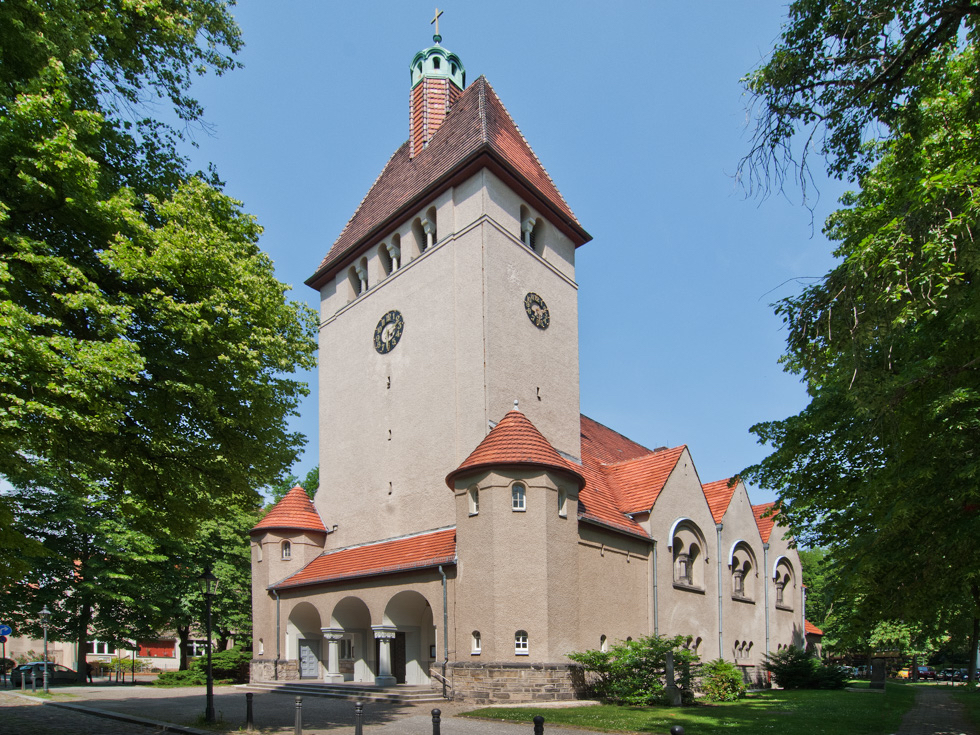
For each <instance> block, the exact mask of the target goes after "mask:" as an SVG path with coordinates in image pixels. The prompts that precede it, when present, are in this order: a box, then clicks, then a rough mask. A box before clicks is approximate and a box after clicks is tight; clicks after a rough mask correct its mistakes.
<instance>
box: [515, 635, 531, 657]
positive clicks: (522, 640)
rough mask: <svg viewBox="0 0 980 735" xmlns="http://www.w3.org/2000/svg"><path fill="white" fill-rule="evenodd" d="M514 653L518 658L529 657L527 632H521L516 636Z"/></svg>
mask: <svg viewBox="0 0 980 735" xmlns="http://www.w3.org/2000/svg"><path fill="white" fill-rule="evenodd" d="M514 653H515V654H516V655H518V656H527V655H528V653H529V648H528V644H527V631H526V630H519V631H517V632H516V633H515V634H514Z"/></svg>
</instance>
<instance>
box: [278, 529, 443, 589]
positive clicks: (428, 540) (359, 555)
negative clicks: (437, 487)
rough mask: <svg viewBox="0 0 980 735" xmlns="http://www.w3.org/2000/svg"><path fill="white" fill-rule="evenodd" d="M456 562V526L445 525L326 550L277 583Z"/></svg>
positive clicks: (334, 578) (317, 581) (319, 581)
mask: <svg viewBox="0 0 980 735" xmlns="http://www.w3.org/2000/svg"><path fill="white" fill-rule="evenodd" d="M455 563H456V529H455V528H444V529H440V530H438V531H426V532H425V533H420V534H417V535H415V536H409V537H407V538H397V539H391V540H389V541H379V542H377V543H373V544H365V545H364V546H354V547H352V548H349V549H338V550H337V551H328V552H325V553H323V554H321V555H320V556H318V557H317V558H316V559H314V560H313V561H311V562H310V563H309V564H307V565H306V566H305V567H303V569H301V570H300V571H298V572H297V573H296V574H294V575H292V576H291V577H287V578H286V579H284V580H283V581H282V582H279V583H278V584H276V585H274V586H273V587H274V589H277V590H281V589H289V588H292V587H302V586H305V585H310V584H324V583H326V582H336V581H338V580H342V579H351V578H354V577H370V576H375V575H379V574H394V573H396V572H407V571H412V570H415V569H426V568H429V567H436V566H439V565H440V564H455Z"/></svg>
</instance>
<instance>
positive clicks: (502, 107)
mask: <svg viewBox="0 0 980 735" xmlns="http://www.w3.org/2000/svg"><path fill="white" fill-rule="evenodd" d="M483 81H484V86H485V87H489V88H490V91H491V92H492V93H493V96H494V97H495V98H496V99H497V103H498V104H499V105H500V108H501V109H502V110H503V111H504V114H505V115H507V119H508V120H510V124H511V125H513V126H514V130H516V131H517V134H518V135H519V136H521V140H522V141H523V142H524V145H526V146H527V149H528V151H530V153H531V156H532V157H533V158H534V161H535V163H537V164H538V166H539V167H540V168H541V171H542V172H543V173H544V175H545V177H546V178H547V179H548V182H549V183H550V184H551V186H552V187H553V188H554V190H555V193H556V194H557V195H558V198H559V199H561V202H562V204H564V205H565V208H566V209H567V210H568V211H569V213H570V214H571V215H572V219H574V220H575V221H576V222H577V221H578V216H577V215H576V214H575V212H574V211H573V210H572V208H571V207H570V206H569V205H568V202H567V201H566V200H565V195H564V194H562V193H561V189H559V188H558V185H557V184H556V183H555V180H554V179H553V178H551V174H550V173H548V169H546V168H545V167H544V164H543V163H541V159H540V158H538V154H537V153H535V152H534V149H533V148H532V147H531V144H530V143H528V142H527V138H525V137H524V133H523V132H522V131H521V126H520V125H518V124H517V121H516V120H514V116H513V115H511V114H510V110H508V109H507V106H506V105H505V104H504V103H503V101H502V100H501V99H500V95H499V94H497V90H495V89H494V88H493V85H491V84H490V82H489V81H487V80H486V79H485V78H484V79H483ZM481 101H482V100H481ZM484 125H486V118H485V117H484ZM484 140H488V139H487V138H486V130H484ZM488 142H489V141H488Z"/></svg>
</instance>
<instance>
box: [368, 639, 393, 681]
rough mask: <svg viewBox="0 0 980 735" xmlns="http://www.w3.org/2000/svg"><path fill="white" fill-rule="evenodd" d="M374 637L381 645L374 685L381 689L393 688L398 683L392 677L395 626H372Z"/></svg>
mask: <svg viewBox="0 0 980 735" xmlns="http://www.w3.org/2000/svg"><path fill="white" fill-rule="evenodd" d="M371 630H373V631H374V637H375V638H376V639H377V640H378V641H379V642H380V643H381V645H380V646H378V675H377V676H376V677H374V683H375V684H376V685H377V686H379V687H393V686H395V684H397V683H398V681H397V680H396V679H395V677H394V676H392V675H391V642H392V641H393V640H395V631H396V630H397V629H396V628H395V626H393V625H372V626H371Z"/></svg>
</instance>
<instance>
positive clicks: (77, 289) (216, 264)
mask: <svg viewBox="0 0 980 735" xmlns="http://www.w3.org/2000/svg"><path fill="white" fill-rule="evenodd" d="M240 45H241V41H240V38H239V34H238V29H237V26H235V24H234V21H233V20H232V18H231V16H230V14H229V13H228V10H227V8H226V6H225V4H224V3H222V2H218V1H217V0H183V2H177V3H166V4H152V3H151V4H147V3H130V2H124V1H123V0H109V1H108V2H105V3H102V4H101V5H100V6H99V7H94V6H90V4H88V3H81V2H78V1H77V0H53V1H52V2H43V3H42V2H31V1H30V0H14V1H13V2H7V3H4V4H3V6H2V8H0V95H2V98H0V159H2V160H4V161H6V162H7V164H8V169H7V172H6V175H5V176H3V177H0V354H2V356H3V359H2V360H0V450H2V451H0V474H2V475H5V476H6V477H8V478H10V479H11V481H12V482H14V484H15V485H26V484H30V483H38V482H40V481H41V480H42V478H47V477H49V476H50V474H51V473H52V472H53V471H57V472H58V473H59V474H61V475H62V476H64V477H84V478H86V479H85V481H84V482H82V483H81V485H82V486H84V487H87V486H88V484H89V483H91V482H96V483H100V484H101V485H102V487H103V491H102V492H104V493H105V494H106V495H108V496H111V497H112V498H113V499H114V501H115V502H116V503H117V505H118V507H119V509H120V511H121V512H128V511H129V510H131V508H132V507H133V506H137V505H139V504H140V503H149V504H151V505H152V506H153V509H154V511H155V513H154V516H155V518H154V521H153V522H154V524H155V525H161V524H162V525H168V526H178V525H180V524H181V523H184V522H186V520H187V519H189V518H193V517H194V516H195V515H200V514H202V512H204V509H205V508H206V507H207V505H208V504H209V503H210V502H211V501H213V500H217V499H223V500H225V501H228V502H242V501H245V500H246V499H251V498H254V492H255V490H254V488H256V487H259V486H261V485H263V484H265V483H266V482H268V481H269V480H270V479H271V478H273V477H275V476H277V475H278V474H279V473H281V472H282V470H283V469H284V468H285V467H288V466H289V464H291V462H292V460H293V458H294V457H295V451H296V448H297V446H298V445H299V442H300V441H301V438H300V437H299V436H296V435H293V434H290V433H289V432H287V431H286V429H285V422H286V419H287V418H288V416H289V415H290V414H291V413H292V412H293V411H294V410H295V407H296V405H297V402H298V400H299V398H300V397H301V396H302V395H304V393H305V390H306V388H305V386H303V385H301V384H299V383H298V382H296V381H294V380H291V379H289V378H288V374H289V373H290V372H291V371H293V370H294V369H295V368H296V367H300V366H301V367H310V366H312V365H313V357H312V355H313V349H314V348H313V343H312V334H313V329H314V327H313V324H314V317H313V315H312V314H311V313H310V312H309V310H307V309H305V308H304V307H300V306H298V305H296V304H292V303H289V302H287V301H286V299H285V290H286V289H285V287H284V286H283V285H282V284H280V283H279V282H278V281H277V280H276V279H275V276H274V272H273V267H272V263H271V261H270V260H269V259H268V258H267V257H266V256H265V255H264V254H262V253H261V251H260V250H259V249H258V245H257V241H258V237H259V234H260V232H261V229H260V228H259V227H258V225H257V224H256V223H255V222H254V220H253V219H252V218H251V217H250V216H248V215H246V214H244V213H243V212H242V211H241V209H240V206H239V204H238V203H237V202H235V201H234V200H232V199H230V198H228V197H227V196H225V195H224V194H222V193H221V192H220V191H219V190H218V188H217V187H216V180H215V179H213V178H211V179H209V180H207V181H205V180H204V179H202V178H199V177H194V176H191V175H189V173H188V171H187V170H186V161H185V160H184V158H182V157H181V156H180V155H179V154H178V152H177V149H178V144H179V143H180V140H181V137H182V134H183V131H182V130H178V129H176V128H174V127H171V126H168V125H166V124H164V123H162V122H160V121H159V120H158V119H154V118H153V117H151V116H149V115H147V114H146V110H147V109H149V105H150V103H153V104H155V103H156V101H157V100H161V99H162V100H164V101H167V102H169V104H170V106H171V109H172V110H173V112H174V113H175V114H176V116H177V117H178V118H179V119H181V120H183V121H184V122H185V123H186V124H193V123H195V122H197V121H199V120H200V117H201V113H202V108H201V107H200V105H199V104H198V103H197V102H196V101H195V100H194V99H193V98H192V97H191V96H190V95H189V88H190V84H191V82H192V80H193V78H194V76H196V75H197V74H198V73H202V72H203V71H205V70H207V69H212V70H214V71H216V72H218V73H222V72H224V71H227V70H228V69H231V68H233V67H234V65H235V62H234V61H233V60H232V59H231V57H230V56H229V55H228V54H230V53H233V52H234V51H236V50H237V49H238V48H239V47H240ZM226 52H227V53H226ZM60 487H61V489H62V490H70V487H69V486H67V485H61V486H60ZM84 487H83V488H82V489H81V490H79V492H85V489H84ZM249 502H250V501H249Z"/></svg>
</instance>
